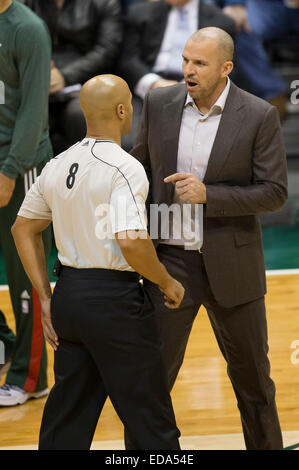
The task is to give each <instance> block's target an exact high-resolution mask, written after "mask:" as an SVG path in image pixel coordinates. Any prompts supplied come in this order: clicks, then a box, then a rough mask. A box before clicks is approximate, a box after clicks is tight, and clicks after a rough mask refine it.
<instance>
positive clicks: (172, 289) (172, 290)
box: [159, 277, 185, 308]
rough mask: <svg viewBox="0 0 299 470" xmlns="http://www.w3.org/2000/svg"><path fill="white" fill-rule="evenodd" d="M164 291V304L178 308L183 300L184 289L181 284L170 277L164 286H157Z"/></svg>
mask: <svg viewBox="0 0 299 470" xmlns="http://www.w3.org/2000/svg"><path fill="white" fill-rule="evenodd" d="M159 287H160V290H161V291H162V292H163V293H164V300H165V302H164V304H165V306H166V307H167V308H178V307H179V306H180V303H181V302H182V300H183V297H184V294H185V289H184V287H183V286H182V284H181V283H180V282H178V281H176V279H174V278H173V277H170V279H169V281H168V283H167V285H166V286H163V287H162V286H159Z"/></svg>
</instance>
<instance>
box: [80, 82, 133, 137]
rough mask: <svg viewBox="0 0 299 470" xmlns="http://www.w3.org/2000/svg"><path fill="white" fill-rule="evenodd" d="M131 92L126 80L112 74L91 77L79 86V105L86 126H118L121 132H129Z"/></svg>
mask: <svg viewBox="0 0 299 470" xmlns="http://www.w3.org/2000/svg"><path fill="white" fill-rule="evenodd" d="M131 100H132V94H131V92H130V89H129V87H128V84H127V82H125V80H123V79H122V78H121V77H118V76H117V75H112V74H105V75H98V76H96V77H93V78H91V79H90V80H88V81H87V82H86V83H84V85H83V86H82V88H81V91H80V107H81V109H82V112H83V114H84V117H85V120H86V125H87V128H89V129H91V128H92V129H95V128H98V129H99V128H102V129H103V128H107V127H113V126H114V127H117V126H119V127H120V131H121V134H122V135H124V134H126V133H129V132H130V129H131V121H132V104H131Z"/></svg>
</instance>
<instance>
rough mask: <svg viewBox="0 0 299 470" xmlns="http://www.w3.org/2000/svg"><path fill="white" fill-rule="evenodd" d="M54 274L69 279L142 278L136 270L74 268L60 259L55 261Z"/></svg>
mask: <svg viewBox="0 0 299 470" xmlns="http://www.w3.org/2000/svg"><path fill="white" fill-rule="evenodd" d="M53 275H54V276H56V277H61V276H63V277H64V276H65V277H68V278H69V279H83V278H84V279H99V280H107V279H111V280H119V281H133V282H134V281H135V282H138V281H139V280H140V279H141V276H140V274H138V273H137V272H136V271H119V270H117V269H102V268H82V269H81V268H72V267H70V266H64V265H63V264H61V262H60V261H59V259H57V260H56V261H55V264H54V268H53Z"/></svg>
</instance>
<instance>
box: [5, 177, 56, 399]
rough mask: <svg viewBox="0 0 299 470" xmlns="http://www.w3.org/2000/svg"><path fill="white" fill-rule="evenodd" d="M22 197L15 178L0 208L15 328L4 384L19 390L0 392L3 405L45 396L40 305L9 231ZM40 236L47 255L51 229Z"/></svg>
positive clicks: (19, 182) (21, 183)
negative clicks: (9, 195) (11, 191)
mask: <svg viewBox="0 0 299 470" xmlns="http://www.w3.org/2000/svg"><path fill="white" fill-rule="evenodd" d="M24 195H25V187H24V179H23V178H18V179H17V181H16V187H15V190H14V194H13V197H12V199H11V201H10V203H9V204H8V206H6V207H4V208H3V209H1V234H2V237H1V243H2V249H3V257H4V261H5V267H6V275H7V281H8V285H9V290H10V297H11V302H12V307H13V311H14V316H15V325H16V343H15V348H14V355H13V360H12V364H11V367H10V369H9V371H8V374H7V377H6V384H9V385H13V386H16V387H19V388H20V389H21V390H18V389H16V390H14V391H13V392H12V391H11V392H8V391H7V390H5V393H1V394H0V404H2V405H6V404H7V405H14V404H18V403H23V402H24V401H26V400H27V399H28V398H29V395H28V393H38V394H39V393H42V392H44V393H47V355H46V348H45V342H44V338H43V331H42V325H41V317H40V303H39V299H38V296H37V294H36V292H34V290H33V289H32V286H31V283H30V281H29V279H28V277H27V275H26V273H25V271H24V269H23V266H22V264H21V262H20V259H19V256H18V253H17V251H16V248H15V244H14V241H13V238H12V235H11V232H10V229H11V226H12V225H13V223H14V221H15V219H16V216H17V212H18V210H19V207H20V205H21V203H22V201H23V198H24ZM43 235H44V243H45V252H46V256H47V255H48V253H49V251H50V245H51V231H50V228H48V229H47V230H46V231H45V233H44V234H43ZM2 395H3V396H2ZM14 401H15V403H14ZM2 402H3V403H2Z"/></svg>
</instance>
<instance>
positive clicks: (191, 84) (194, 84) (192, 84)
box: [186, 79, 198, 88]
mask: <svg viewBox="0 0 299 470" xmlns="http://www.w3.org/2000/svg"><path fill="white" fill-rule="evenodd" d="M186 84H187V86H188V87H189V88H194V87H196V86H197V85H198V83H197V82H195V81H194V80H190V79H186Z"/></svg>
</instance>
